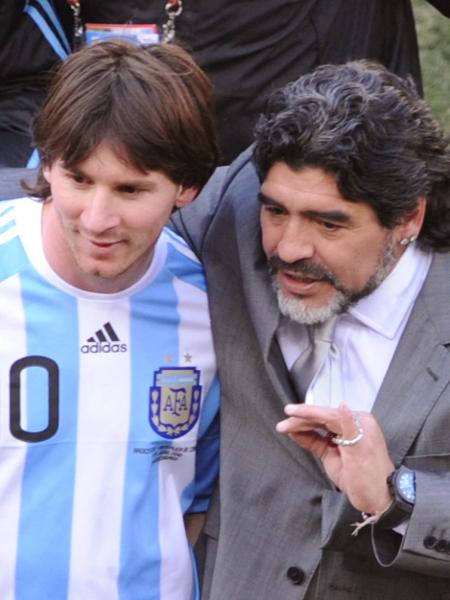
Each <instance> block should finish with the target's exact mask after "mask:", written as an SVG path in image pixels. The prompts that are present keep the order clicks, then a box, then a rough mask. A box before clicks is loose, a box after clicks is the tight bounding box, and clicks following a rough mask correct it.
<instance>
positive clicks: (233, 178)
mask: <svg viewBox="0 0 450 600" xmlns="http://www.w3.org/2000/svg"><path fill="white" fill-rule="evenodd" d="M259 187H260V184H259V180H258V177H257V174H256V169H255V167H254V165H253V162H252V148H248V149H247V150H246V151H245V152H243V153H242V154H241V155H240V156H239V157H238V158H237V159H236V160H235V161H234V162H233V163H232V164H231V165H230V166H228V167H220V168H218V169H217V170H216V171H215V173H214V174H213V176H212V177H211V179H210V180H209V181H208V183H207V184H206V185H205V187H204V188H203V190H202V191H201V193H200V194H199V196H198V197H197V198H196V199H195V200H194V202H193V203H192V204H191V205H189V206H188V207H186V208H184V209H182V210H180V211H178V212H177V213H176V214H175V215H174V216H173V218H172V220H171V223H170V226H171V227H172V228H173V229H174V230H175V231H176V232H177V233H178V234H179V235H181V236H182V237H183V238H184V239H185V240H186V241H187V243H188V244H189V246H190V247H191V248H192V249H193V250H194V252H195V253H196V254H197V255H199V256H201V253H202V247H203V241H204V239H205V237H206V236H207V234H208V232H209V230H210V228H211V226H212V225H213V224H214V223H216V222H217V220H220V219H222V218H224V216H225V215H226V214H227V213H229V211H230V210H231V211H233V210H234V208H235V207H239V208H250V207H251V206H252V205H254V203H255V201H256V198H257V195H258V192H259Z"/></svg>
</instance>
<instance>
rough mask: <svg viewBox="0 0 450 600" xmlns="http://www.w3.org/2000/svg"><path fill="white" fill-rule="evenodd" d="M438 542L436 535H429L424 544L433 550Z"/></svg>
mask: <svg viewBox="0 0 450 600" xmlns="http://www.w3.org/2000/svg"><path fill="white" fill-rule="evenodd" d="M436 542H437V538H435V537H434V535H427V537H426V538H425V539H424V540H423V545H424V546H425V548H428V550H431V549H432V548H434V547H435V546H436Z"/></svg>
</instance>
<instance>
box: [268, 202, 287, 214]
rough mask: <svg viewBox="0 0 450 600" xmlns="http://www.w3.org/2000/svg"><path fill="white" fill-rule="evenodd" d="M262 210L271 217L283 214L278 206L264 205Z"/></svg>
mask: <svg viewBox="0 0 450 600" xmlns="http://www.w3.org/2000/svg"><path fill="white" fill-rule="evenodd" d="M264 210H265V212H267V213H268V214H269V215H273V216H278V215H283V214H284V210H283V209H282V208H280V207H279V206H274V205H273V204H266V205H265V206H264Z"/></svg>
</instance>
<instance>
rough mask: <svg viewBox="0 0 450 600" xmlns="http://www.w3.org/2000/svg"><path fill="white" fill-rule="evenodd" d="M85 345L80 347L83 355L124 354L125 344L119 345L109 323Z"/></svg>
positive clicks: (117, 337)
mask: <svg viewBox="0 0 450 600" xmlns="http://www.w3.org/2000/svg"><path fill="white" fill-rule="evenodd" d="M86 342H87V344H83V345H82V346H81V348H80V349H81V352H82V353H83V354H100V353H103V354H107V353H117V352H126V351H127V350H128V348H127V345H126V344H122V343H120V339H119V336H118V335H117V333H116V332H115V331H114V328H113V326H112V325H111V323H105V324H104V325H103V327H102V328H101V329H99V330H98V331H96V332H95V334H94V335H92V336H91V337H89V338H88V339H87V340H86Z"/></svg>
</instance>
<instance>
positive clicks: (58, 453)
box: [0, 198, 219, 600]
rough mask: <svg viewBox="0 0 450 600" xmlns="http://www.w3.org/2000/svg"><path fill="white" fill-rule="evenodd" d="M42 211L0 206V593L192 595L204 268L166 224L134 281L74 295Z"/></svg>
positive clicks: (205, 387)
mask: <svg viewBox="0 0 450 600" xmlns="http://www.w3.org/2000/svg"><path fill="white" fill-rule="evenodd" d="M41 211H42V204H41V203H39V202H37V201H34V200H31V199H25V198H24V199H20V200H17V201H12V202H3V203H2V204H1V205H0V287H1V290H0V294H1V298H2V302H1V305H0V339H1V343H0V359H1V360H0V410H1V415H2V417H1V421H0V453H1V458H0V460H1V465H2V466H1V469H0V507H1V515H0V536H1V539H2V543H1V544H0V598H1V599H2V600H36V599H37V598H39V599H40V598H42V599H44V598H45V600H65V599H67V600H69V599H70V600H80V599H87V600H90V599H93V600H114V599H117V600H193V599H195V598H198V597H199V596H198V589H197V588H198V584H197V580H196V573H195V561H194V559H193V555H192V549H191V548H190V547H189V544H188V542H187V539H186V536H185V532H184V526H183V516H184V515H185V514H186V513H189V512H194V513H195V512H204V511H205V510H206V509H207V506H208V500H209V495H210V493H211V489H212V486H213V483H214V481H215V478H216V476H217V470H218V408H219V387H218V382H217V377H216V364H215V357H214V351H213V345H212V338H211V331H210V323H209V316H208V308H207V297H206V287H205V280H204V275H203V271H202V268H201V265H200V264H199V262H198V261H197V259H196V258H195V256H194V255H193V254H192V253H191V251H190V250H189V249H188V247H187V246H186V244H185V243H184V242H183V241H182V240H181V239H180V238H178V237H177V236H176V235H174V234H173V233H172V232H170V231H168V230H164V231H163V233H162V235H161V236H160V239H159V240H158V243H157V245H156V247H155V253H154V257H153V260H152V263H151V265H150V267H149V269H148V270H147V272H146V273H145V274H144V276H143V277H142V278H141V279H140V280H139V281H137V282H136V283H135V284H134V285H132V286H131V287H130V288H128V289H126V290H123V291H121V292H118V293H114V294H100V293H93V292H87V291H83V290H80V289H77V288H74V287H72V286H71V285H69V284H68V283H66V282H65V281H63V280H62V279H61V278H60V277H59V276H58V275H56V273H55V272H54V271H53V270H52V269H51V268H50V266H49V265H48V263H47V260H46V258H45V255H44V252H43V248H42V234H41ZM43 298H45V304H44V303H43V302H42V299H43ZM11 590H15V593H14V595H13V596H12V595H11V592H10V591H11Z"/></svg>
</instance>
